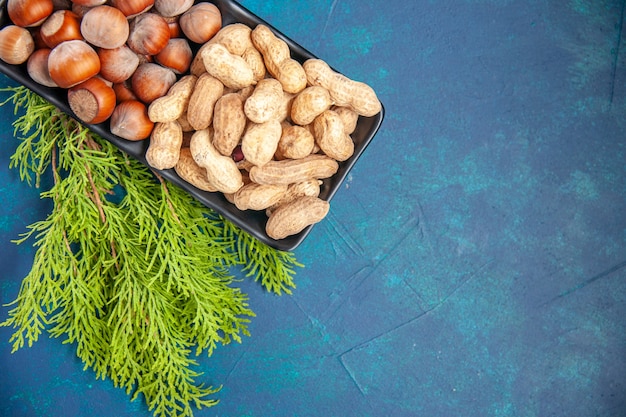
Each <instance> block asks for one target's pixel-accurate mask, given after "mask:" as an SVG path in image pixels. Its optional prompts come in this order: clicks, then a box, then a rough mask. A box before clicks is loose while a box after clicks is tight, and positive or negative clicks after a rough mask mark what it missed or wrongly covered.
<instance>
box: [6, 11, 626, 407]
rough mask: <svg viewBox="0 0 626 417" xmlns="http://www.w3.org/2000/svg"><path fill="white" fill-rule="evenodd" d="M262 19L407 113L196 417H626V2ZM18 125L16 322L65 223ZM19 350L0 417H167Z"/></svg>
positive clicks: (259, 296) (363, 167) (47, 350)
mask: <svg viewBox="0 0 626 417" xmlns="http://www.w3.org/2000/svg"><path fill="white" fill-rule="evenodd" d="M242 4H243V5H244V6H246V7H248V8H249V9H250V10H251V11H253V12H254V13H256V14H257V15H259V16H260V17H262V18H263V19H265V20H267V21H268V22H270V23H271V24H272V25H274V26H275V27H277V28H279V29H280V30H281V31H282V32H283V33H285V34H286V35H287V36H289V37H290V38H292V39H293V40H295V41H296V42H298V43H299V44H301V45H303V46H304V47H305V48H307V49H309V50H310V51H311V52H312V53H314V54H315V55H317V56H319V57H321V58H323V59H325V60H326V61H328V62H329V63H330V64H331V65H332V66H334V67H335V68H337V69H338V70H340V71H341V72H343V73H345V74H347V75H349V76H350V77H352V78H355V79H359V80H362V81H366V82H367V83H369V84H370V85H372V86H373V87H374V89H375V90H376V91H377V92H378V94H379V96H380V98H381V100H382V101H383V102H384V104H385V106H386V110H387V113H386V118H385V121H384V123H383V126H382V129H381V130H380V132H379V133H378V135H377V136H376V137H375V138H374V140H373V142H372V143H371V145H370V147H368V149H367V151H366V152H365V154H364V155H363V156H362V158H361V159H360V160H359V162H358V163H357V165H356V167H355V168H354V170H353V171H352V173H351V174H350V176H349V177H348V179H347V181H346V182H345V183H344V185H343V187H342V189H341V190H340V191H339V192H338V193H337V195H336V196H335V198H334V199H333V203H332V207H331V212H330V214H329V216H328V217H327V218H326V219H325V220H324V221H323V222H322V223H320V224H319V225H317V226H316V227H315V228H314V229H313V231H312V233H311V234H310V235H309V237H308V238H307V239H306V240H305V241H304V243H303V244H302V245H301V246H300V247H298V249H297V250H296V251H295V253H296V255H297V258H298V259H299V260H300V261H302V262H303V263H305V264H306V268H305V269H302V270H300V271H299V272H298V275H297V277H296V283H297V289H296V290H295V292H294V294H293V295H292V296H282V297H277V296H274V295H271V294H268V293H266V292H264V291H263V290H262V289H261V287H260V286H259V285H258V284H256V283H254V282H249V281H245V282H243V283H242V288H243V289H244V291H246V292H247V293H248V294H249V295H250V298H251V300H250V301H251V308H252V309H253V310H254V311H255V312H256V313H257V317H256V318H255V319H254V320H253V321H252V323H251V325H250V330H251V332H252V336H251V337H249V338H246V339H244V340H243V343H242V344H240V345H230V346H227V347H223V348H220V349H218V350H217V351H216V352H215V354H214V355H213V356H212V357H211V358H208V359H207V358H204V359H201V368H202V370H203V371H205V380H206V382H208V383H210V384H214V385H219V384H223V385H224V388H223V390H222V391H221V393H220V394H219V395H218V398H219V399H220V400H221V402H220V404H219V405H218V406H216V407H213V408H209V409H204V410H202V411H198V412H197V413H196V415H197V416H250V417H252V416H255V417H259V416H359V417H364V416H376V417H378V416H385V417H391V416H428V417H440V416H441V417H451V416H494V417H495V416H528V417H531V416H542V417H543V416H568V417H578V416H580V417H589V416H599V417H618V416H625V415H626V212H625V209H626V137H625V134H626V53H625V52H624V48H625V47H626V45H625V41H626V35H625V34H624V31H623V25H624V1H609V0H595V1H591V0H587V1H586V0H562V1H550V0H528V1H509V0H456V1H451V0H441V1H415V2H410V1H395V0H387V1H380V0H374V1H369V2H360V1H356V0H341V1H339V0H334V1H330V0H323V1H307V0H299V1H290V2H280V1H268V0H264V1H255V0H246V1H242ZM8 82H9V81H8V80H7V79H6V78H0V83H2V84H6V83H8ZM12 120H13V116H12V109H10V108H9V106H5V107H3V108H1V109H0V126H1V133H0V134H1V137H0V199H1V200H2V204H0V245H1V246H0V249H1V253H0V271H1V272H0V277H1V281H0V283H1V287H0V297H1V298H0V301H1V302H2V303H6V302H8V301H10V300H13V299H14V298H15V296H16V294H17V291H18V289H19V283H20V281H21V279H22V277H23V276H25V275H26V274H27V272H28V270H29V269H30V265H31V262H32V258H33V253H34V251H33V248H32V247H30V246H28V245H22V246H16V245H14V244H12V243H10V240H11V239H14V238H16V237H17V236H18V234H19V233H21V232H23V231H25V229H26V226H27V225H28V224H31V223H33V222H34V221H37V220H39V219H41V218H42V217H43V216H45V214H46V213H47V211H48V209H49V207H48V206H47V203H46V202H42V201H40V200H39V191H38V190H36V189H32V188H29V187H28V186H27V185H26V184H25V183H22V182H20V180H19V177H18V173H17V172H16V171H14V170H11V171H9V169H8V162H9V157H10V155H11V154H12V153H13V151H14V150H15V147H16V144H17V142H16V140H15V139H14V138H13V132H12V128H11V126H10V124H11V122H12ZM6 314H7V309H6V308H3V309H2V311H1V313H0V318H2V319H4V318H5V317H6ZM10 334H11V331H10V329H5V328H3V329H0V375H1V377H0V415H2V416H20V417H31V416H43V415H46V416H86V415H89V416H93V417H96V416H98V417H99V416H107V417H108V416H150V415H151V413H150V412H149V411H147V410H146V408H145V406H144V405H143V403H141V402H140V401H136V402H134V403H131V402H129V397H128V396H126V394H125V393H124V392H123V391H122V390H120V389H116V388H114V387H113V386H112V384H111V383H110V382H109V381H101V380H95V378H94V374H93V373H92V372H90V371H83V370H82V365H81V363H80V362H79V361H78V360H77V359H76V358H75V356H74V350H73V349H74V348H73V347H72V346H67V345H62V344H61V343H60V341H59V340H56V339H53V340H51V339H48V338H47V337H44V338H42V339H41V340H40V341H39V342H38V343H37V344H36V345H34V346H33V347H32V348H30V349H22V350H20V351H18V352H17V353H15V354H12V355H11V354H10V353H9V352H10V346H9V344H8V338H9V336H10Z"/></svg>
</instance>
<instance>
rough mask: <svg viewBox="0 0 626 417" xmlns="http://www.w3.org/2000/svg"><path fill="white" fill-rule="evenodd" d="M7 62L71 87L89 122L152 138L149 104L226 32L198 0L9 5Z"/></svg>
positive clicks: (0, 49) (11, 0)
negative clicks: (217, 35)
mask: <svg viewBox="0 0 626 417" xmlns="http://www.w3.org/2000/svg"><path fill="white" fill-rule="evenodd" d="M6 7H7V13H8V16H9V18H10V20H11V22H10V23H9V24H8V25H6V26H5V27H4V28H2V30H0V59H1V60H2V61H4V62H6V63H8V64H12V65H21V64H26V68H27V72H28V75H29V76H30V77H31V78H32V79H33V80H34V81H35V82H37V83H39V84H41V85H44V86H46V87H60V88H64V89H67V98H68V103H69V105H70V108H71V109H72V111H73V112H74V114H75V115H76V116H77V117H78V118H79V119H81V120H82V121H83V122H85V123H90V124H96V123H102V122H104V121H106V120H109V121H110V130H111V133H113V134H115V135H117V136H120V137H122V138H124V139H128V140H142V139H145V138H147V137H149V136H150V133H151V132H152V129H153V127H154V124H153V123H152V122H151V121H150V119H149V118H148V114H147V106H148V105H149V104H150V103H151V102H152V101H154V100H155V99H156V98H158V97H161V96H164V95H165V94H166V93H167V91H168V90H169V88H170V87H171V86H172V85H173V84H174V83H175V82H176V80H177V78H178V76H179V75H180V74H183V73H185V72H187V71H188V70H189V67H190V65H191V62H192V59H193V52H192V51H193V48H194V47H195V46H197V45H200V44H203V43H205V42H206V41H207V40H209V39H210V38H212V37H213V36H214V35H215V33H217V31H218V30H219V29H220V28H221V26H222V17H221V13H220V10H219V9H218V8H217V7H216V6H215V5H214V4H213V3H209V2H198V3H194V0H71V1H70V0H8V1H7V6H6Z"/></svg>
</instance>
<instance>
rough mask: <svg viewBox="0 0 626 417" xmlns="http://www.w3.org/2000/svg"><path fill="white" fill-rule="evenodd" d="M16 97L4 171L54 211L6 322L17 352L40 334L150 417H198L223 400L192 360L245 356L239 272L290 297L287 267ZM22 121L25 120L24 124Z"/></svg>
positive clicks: (89, 137)
mask: <svg viewBox="0 0 626 417" xmlns="http://www.w3.org/2000/svg"><path fill="white" fill-rule="evenodd" d="M3 91H5V92H9V93H11V94H12V95H11V97H10V98H9V99H7V100H6V101H4V103H1V104H6V103H13V105H14V108H15V114H16V120H15V123H14V129H15V131H14V132H15V135H16V136H18V137H19V139H20V143H19V145H18V147H17V149H16V151H15V153H14V155H13V156H12V157H11V162H10V166H11V168H14V169H17V170H18V171H19V174H20V178H21V179H22V180H23V181H25V182H27V183H28V184H34V185H35V186H36V187H39V186H40V184H41V180H42V178H43V177H44V176H45V175H49V174H51V175H52V178H53V180H54V181H53V185H52V187H51V188H50V189H49V190H45V191H42V193H41V195H42V197H43V198H47V199H50V200H52V202H53V209H52V212H51V213H50V214H49V215H48V217H47V218H46V219H44V220H41V221H38V222H36V223H34V224H32V225H30V226H29V227H28V231H27V232H26V233H24V234H23V235H21V236H20V238H19V239H17V240H16V241H15V242H16V243H18V244H22V243H25V242H27V241H34V243H33V244H34V246H35V247H36V248H37V249H36V253H35V257H34V260H33V265H32V268H31V270H30V272H29V273H28V275H27V276H26V277H24V278H23V280H22V285H21V287H20V290H19V293H18V295H17V298H16V299H15V300H14V301H13V302H12V303H10V304H9V305H8V306H9V307H10V308H11V309H10V311H9V317H8V319H7V320H6V321H4V322H3V323H0V326H6V327H12V328H14V329H15V331H14V333H13V335H12V336H11V338H10V340H9V342H10V343H11V344H12V348H13V352H15V351H16V350H18V349H20V348H22V347H24V346H26V345H28V346H32V344H33V343H35V342H36V341H37V340H38V339H39V336H40V335H41V334H42V333H43V332H44V331H47V332H48V333H49V334H50V335H51V336H53V337H58V338H61V339H63V342H64V343H71V344H73V345H74V346H76V355H77V356H78V357H79V358H80V359H81V360H82V361H83V363H84V367H85V369H91V370H93V371H94V372H95V375H96V377H97V378H103V379H104V378H110V379H111V381H113V383H114V384H115V385H116V386H118V387H121V388H123V389H125V390H126V392H127V393H128V394H129V395H131V399H132V400H135V399H137V398H139V397H143V399H144V400H145V402H146V404H147V406H148V408H149V409H150V410H152V411H153V413H154V415H155V416H160V417H161V416H162V417H184V416H193V411H194V409H199V408H202V407H211V406H214V405H215V404H217V402H218V401H219V400H218V399H216V398H215V396H216V394H217V393H218V392H219V390H220V387H213V386H205V385H203V384H202V383H199V382H198V378H199V377H201V374H200V373H198V372H197V371H196V370H194V369H195V368H196V367H197V362H196V360H195V359H194V355H200V354H206V355H208V356H210V355H211V354H212V353H213V351H214V349H215V348H217V347H218V346H219V345H225V344H228V343H231V342H232V341H236V342H241V341H242V336H249V331H248V328H247V325H248V323H249V322H250V319H251V317H253V316H254V312H253V311H252V310H250V308H249V306H248V297H247V295H246V294H244V293H242V292H241V290H240V289H238V288H237V287H235V286H234V283H235V279H234V276H233V274H232V273H231V270H232V269H233V268H239V269H240V270H243V271H244V272H245V274H246V275H247V276H249V277H253V278H254V279H255V280H257V281H260V282H261V285H262V286H263V287H264V288H266V289H267V290H268V291H271V292H274V293H276V294H282V293H288V294H290V293H291V289H292V288H294V287H295V284H294V282H293V277H294V276H295V273H296V272H295V268H296V267H302V265H301V264H299V263H298V262H297V261H296V259H295V256H294V255H293V254H292V253H288V252H281V251H278V250H275V249H273V248H271V247H269V246H267V245H265V244H263V243H261V242H259V241H258V240H256V239H255V238H253V237H251V236H250V235H248V234H246V233H245V232H243V231H241V230H240V229H238V228H237V227H235V226H234V225H232V224H231V223H230V222H228V221H227V220H225V219H224V218H222V217H221V216H220V215H219V214H217V213H216V212H214V211H212V210H209V209H207V208H206V207H204V206H202V205H201V204H200V203H198V202H197V201H196V200H195V199H193V198H192V197H191V196H190V195H189V194H188V193H186V192H185V191H183V190H181V189H180V188H178V187H176V186H175V185H173V184H170V183H168V182H166V181H165V180H163V179H162V178H161V177H159V176H158V175H155V174H153V173H152V172H151V171H150V170H149V169H147V168H146V167H145V166H144V165H142V164H141V163H139V162H138V161H136V160H134V159H132V158H129V157H128V156H127V155H125V154H124V153H123V152H121V151H119V150H118V149H117V148H116V147H115V146H113V145H112V144H111V143H109V142H107V141H106V140H104V139H102V138H100V137H99V136H97V135H96V134H94V133H92V132H91V131H89V130H88V129H86V128H85V127H84V126H82V125H81V124H79V123H77V122H76V121H75V120H74V119H72V118H70V117H69V116H67V115H66V114H64V113H62V112H61V111H59V110H58V109H57V108H56V107H55V106H53V105H52V104H50V103H48V102H47V101H46V100H44V99H42V98H41V97H39V96H38V95H36V94H35V93H33V92H31V91H30V90H28V89H27V88H25V87H15V88H8V89H4V90H3ZM18 114H20V115H19V116H18Z"/></svg>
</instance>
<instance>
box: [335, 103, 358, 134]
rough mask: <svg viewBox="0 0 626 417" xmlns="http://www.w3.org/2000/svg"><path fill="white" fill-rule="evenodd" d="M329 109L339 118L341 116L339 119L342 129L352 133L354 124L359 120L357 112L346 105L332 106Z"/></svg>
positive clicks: (354, 127)
mask: <svg viewBox="0 0 626 417" xmlns="http://www.w3.org/2000/svg"><path fill="white" fill-rule="evenodd" d="M330 109H331V110H332V111H334V112H335V113H337V114H338V115H339V118H341V121H342V122H343V131H344V132H346V134H348V135H351V134H352V133H354V130H355V129H356V124H357V122H358V121H359V114H358V113H357V112H355V111H354V110H352V109H351V108H348V107H341V106H332V107H331V108H330Z"/></svg>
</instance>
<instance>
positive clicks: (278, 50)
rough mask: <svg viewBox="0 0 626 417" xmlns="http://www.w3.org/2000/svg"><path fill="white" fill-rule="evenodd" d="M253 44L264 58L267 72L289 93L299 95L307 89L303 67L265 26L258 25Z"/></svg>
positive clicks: (283, 42)
mask: <svg viewBox="0 0 626 417" xmlns="http://www.w3.org/2000/svg"><path fill="white" fill-rule="evenodd" d="M251 38H252V43H253V44H254V46H255V47H256V49H257V50H258V51H259V52H260V53H261V55H262V56H263V61H264V62H265V67H266V68H267V71H268V72H269V73H270V74H271V75H272V77H274V78H276V79H277V80H278V81H280V83H281V84H282V86H283V90H285V91H286V92H288V93H294V94H295V93H298V92H300V91H302V90H304V88H305V87H306V83H307V79H306V74H305V72H304V69H303V68H302V65H301V64H300V63H299V62H298V61H296V60H295V59H293V58H291V51H290V50H289V45H287V43H286V42H285V41H284V40H282V39H280V38H278V37H277V36H276V35H274V33H273V32H272V31H271V29H270V28H268V27H267V26H265V25H257V26H256V27H255V28H254V29H253V30H252V34H251Z"/></svg>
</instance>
